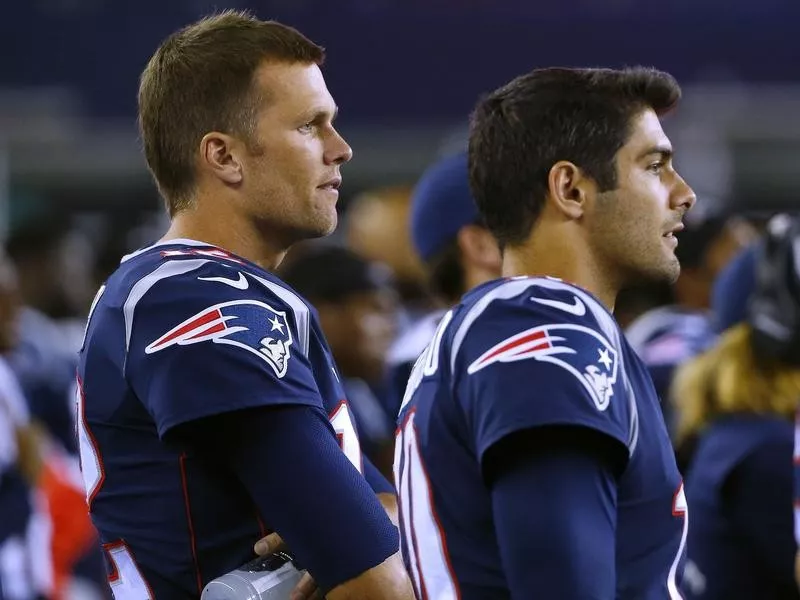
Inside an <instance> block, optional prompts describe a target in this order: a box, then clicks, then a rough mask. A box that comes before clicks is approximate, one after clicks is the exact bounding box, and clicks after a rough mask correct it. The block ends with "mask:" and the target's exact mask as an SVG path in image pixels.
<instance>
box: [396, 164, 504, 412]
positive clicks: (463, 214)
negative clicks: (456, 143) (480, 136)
mask: <svg viewBox="0 0 800 600" xmlns="http://www.w3.org/2000/svg"><path fill="white" fill-rule="evenodd" d="M409 226H410V232H411V239H412V241H413V244H414V248H415V250H416V253H417V255H418V256H419V257H420V259H421V260H422V262H423V264H424V268H425V271H426V276H427V278H428V284H429V286H430V289H431V290H432V292H433V293H434V295H435V296H436V298H437V300H439V301H440V302H441V303H442V304H443V305H444V306H448V307H449V306H452V305H454V304H457V303H458V301H459V300H460V299H461V296H462V295H464V293H466V292H467V291H468V290H470V289H472V288H473V287H475V286H476V285H479V284H481V283H484V282H486V281H489V280H491V279H496V278H497V277H499V276H500V251H499V250H498V248H497V242H496V241H495V240H494V238H493V237H492V235H491V234H490V233H489V231H488V230H487V229H486V228H485V227H483V226H482V225H481V224H480V223H479V217H478V209H477V207H476V206H475V202H474V201H473V199H472V194H471V193H470V190H469V179H468V174H467V157H466V154H464V153H459V154H456V155H453V156H449V157H446V158H444V159H442V160H440V161H439V162H437V163H434V164H433V165H432V166H431V167H430V168H429V169H428V170H427V171H426V172H425V173H424V174H423V175H422V177H421V178H420V180H419V182H418V183H417V186H416V187H415V188H414V193H413V196H412V200H411V218H410V221H409ZM444 312H445V310H444V309H440V310H436V311H433V312H431V313H429V315H428V316H427V317H425V318H423V319H420V320H419V321H417V323H416V324H414V325H413V326H412V327H410V328H408V329H407V330H406V331H405V332H403V334H402V335H401V336H400V337H399V338H398V339H397V341H396V342H395V343H394V344H393V345H392V349H391V350H390V352H389V356H388V360H387V369H388V376H387V385H386V390H385V393H384V406H385V408H386V411H387V412H388V414H389V415H390V416H391V418H392V419H394V418H396V416H397V413H398V411H399V410H400V403H401V401H402V399H403V394H404V392H405V389H406V383H407V382H408V377H409V375H410V374H411V369H412V367H413V366H414V362H415V361H416V360H417V357H419V355H420V354H421V353H422V351H423V350H424V349H425V346H427V345H428V342H430V340H431V338H432V337H433V333H434V331H435V330H436V327H437V325H438V323H439V320H440V319H441V318H442V315H443V314H444Z"/></svg>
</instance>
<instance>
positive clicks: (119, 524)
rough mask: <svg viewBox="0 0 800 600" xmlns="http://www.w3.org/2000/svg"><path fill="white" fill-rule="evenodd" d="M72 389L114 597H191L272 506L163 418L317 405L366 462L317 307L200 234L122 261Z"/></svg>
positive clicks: (222, 569) (344, 443)
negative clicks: (193, 449) (261, 505)
mask: <svg viewBox="0 0 800 600" xmlns="http://www.w3.org/2000/svg"><path fill="white" fill-rule="evenodd" d="M77 396H78V397H77V407H78V413H77V422H78V434H79V446H80V456H81V465H82V472H83V478H84V483H85V486H86V494H87V495H86V497H87V502H88V505H89V510H90V513H91V516H92V520H93V522H94V525H95V526H96V528H97V530H98V532H99V534H100V537H101V541H102V543H103V548H104V550H105V555H106V559H107V560H106V562H107V566H108V573H109V577H108V578H109V582H110V584H111V588H112V591H113V592H114V596H115V598H116V600H144V599H153V598H158V599H159V600H162V599H164V600H166V599H170V600H179V599H188V598H199V596H200V592H201V590H202V589H203V587H204V586H205V585H206V584H207V583H208V582H209V581H211V580H213V579H214V578H215V577H218V576H220V575H222V574H224V573H226V572H229V571H231V570H233V569H234V568H236V567H238V566H239V565H241V564H243V563H245V562H247V561H248V560H250V559H252V557H253V550H252V548H253V544H254V543H255V542H256V541H257V540H258V539H260V538H261V537H262V536H263V535H265V534H266V533H267V532H268V529H267V528H266V527H265V523H266V524H268V523H269V515H261V514H259V511H258V510H257V508H256V507H255V506H254V504H253V502H252V500H251V499H250V497H249V495H248V494H247V493H246V491H245V489H244V488H243V487H242V485H241V484H240V483H239V482H238V480H236V479H235V477H234V476H233V475H232V474H230V473H229V472H227V471H226V470H224V469H219V468H214V466H213V465H210V464H208V463H207V462H205V461H204V460H203V459H201V458H200V457H197V456H193V455H192V454H191V453H187V452H186V451H181V450H179V449H177V448H176V447H174V446H172V445H170V443H169V438H168V437H167V438H166V440H165V439H164V436H165V434H166V433H167V432H169V430H171V429H172V428H173V427H176V426H178V425H181V424H184V423H187V422H191V421H194V420H197V419H201V418H204V417H210V416H213V415H219V414H222V413H226V412H230V411H236V410H240V409H247V408H254V407H261V406H271V405H286V404H297V405H306V406H312V407H318V408H320V409H322V410H324V411H325V412H326V413H327V414H328V415H329V417H330V433H331V435H332V436H334V435H335V436H337V438H338V440H339V443H340V445H341V447H342V449H343V451H344V452H345V454H346V455H347V457H348V458H349V459H350V460H351V461H352V462H353V464H355V465H356V467H357V468H358V469H359V470H361V467H362V463H361V450H360V446H359V441H358V437H357V434H356V432H355V429H354V427H353V421H352V418H351V415H350V412H349V409H348V406H347V403H346V402H345V400H344V398H345V396H344V391H343V389H342V386H341V384H340V382H339V379H338V377H337V374H336V371H335V366H334V362H333V358H332V355H331V353H330V350H329V348H328V346H327V343H326V341H325V339H324V337H323V335H322V332H321V330H320V327H319V325H318V323H317V320H316V316H315V314H314V313H313V311H311V310H310V308H309V306H308V305H307V304H306V302H305V301H304V300H303V299H301V298H300V297H299V296H298V295H297V294H296V293H295V292H294V291H293V290H291V289H290V288H289V287H287V286H286V285H285V284H284V283H283V282H281V281H280V280H279V279H278V278H276V277H275V276H274V275H272V274H270V273H268V272H266V271H265V270H263V269H261V268H260V267H258V266H257V265H255V264H253V263H250V262H249V261H246V260H244V259H242V258H239V257H236V256H233V255H231V254H229V253H227V252H225V251H223V250H221V249H218V248H214V247H211V246H209V245H207V244H203V243H200V242H195V241H191V240H172V241H169V242H167V243H162V244H157V245H155V246H151V247H149V248H145V249H143V250H140V251H139V252H137V253H134V254H133V255H129V256H127V257H125V258H124V259H123V261H122V263H121V265H120V267H119V268H118V269H117V271H116V272H115V273H114V274H112V275H111V277H110V278H109V279H108V281H107V282H106V284H105V285H104V286H103V287H102V288H101V289H100V291H99V292H98V294H97V296H96V297H95V300H94V302H93V304H92V308H91V311H90V315H89V320H88V324H87V328H86V333H85V340H84V343H83V347H82V349H81V351H80V363H79V368H78V385H77ZM253 460H258V457H253Z"/></svg>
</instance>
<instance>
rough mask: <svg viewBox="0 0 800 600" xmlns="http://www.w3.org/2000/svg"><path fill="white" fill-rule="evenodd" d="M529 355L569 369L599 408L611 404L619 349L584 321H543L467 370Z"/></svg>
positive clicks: (482, 357) (601, 409) (526, 357)
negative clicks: (564, 322)
mask: <svg viewBox="0 0 800 600" xmlns="http://www.w3.org/2000/svg"><path fill="white" fill-rule="evenodd" d="M576 348H580V349H581V351H580V352H578V351H577V350H576ZM590 349H591V350H590ZM529 358H532V359H534V360H539V361H542V362H549V363H553V364H555V365H558V366H559V367H561V368H563V369H566V370H567V371H569V372H570V373H571V374H572V375H574V376H575V378H576V379H577V380H578V381H580V382H581V384H582V385H583V387H584V388H586V391H587V392H589V395H590V396H591V397H592V400H593V401H594V404H595V406H596V407H597V410H600V411H604V410H606V408H608V405H609V403H610V402H611V396H613V395H614V384H615V383H616V382H617V368H618V361H617V351H616V350H615V349H614V347H613V346H612V345H611V344H610V343H609V342H608V340H606V339H605V338H604V337H603V336H602V335H600V334H599V333H598V332H597V331H595V330H594V329H591V328H589V327H584V326H582V325H572V324H563V325H541V326H539V327H534V328H532V329H527V330H525V331H523V332H522V333H518V334H516V335H514V336H511V337H509V338H507V339H505V340H503V341H502V342H500V343H498V344H495V345H494V346H492V347H491V348H489V350H487V351H486V352H484V353H483V354H482V355H481V356H480V357H478V358H477V359H476V360H475V361H474V362H473V363H472V364H471V365H470V366H469V368H468V369H467V373H469V374H470V375H472V374H474V373H477V372H478V371H480V370H481V369H483V368H485V367H488V366H489V365H491V364H494V363H498V362H503V363H507V362H515V361H518V360H527V359H529Z"/></svg>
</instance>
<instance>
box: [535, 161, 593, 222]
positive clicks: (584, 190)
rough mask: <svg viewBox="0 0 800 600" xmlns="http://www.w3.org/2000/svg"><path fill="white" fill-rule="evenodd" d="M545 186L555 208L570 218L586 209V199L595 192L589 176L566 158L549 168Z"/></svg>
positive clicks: (576, 217) (577, 215)
mask: <svg viewBox="0 0 800 600" xmlns="http://www.w3.org/2000/svg"><path fill="white" fill-rule="evenodd" d="M547 186H548V192H549V195H550V198H551V200H552V201H553V204H554V206H555V207H556V209H557V210H558V211H559V212H561V213H562V214H563V215H564V216H566V217H568V218H570V219H579V218H581V217H582V216H583V213H584V212H585V210H586V201H587V199H588V198H589V197H590V196H591V195H592V194H593V193H595V192H596V187H597V186H596V184H595V182H594V180H593V179H592V178H591V177H587V176H586V175H585V174H584V172H583V171H582V170H581V169H580V168H579V167H578V166H576V165H575V164H574V163H571V162H569V161H566V160H560V161H558V162H557V163H556V164H554V165H553V166H552V167H551V168H550V172H549V173H548V175H547Z"/></svg>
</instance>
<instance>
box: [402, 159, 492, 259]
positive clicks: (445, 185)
mask: <svg viewBox="0 0 800 600" xmlns="http://www.w3.org/2000/svg"><path fill="white" fill-rule="evenodd" d="M478 216H479V215H478V208H477V207H476V206H475V201H474V200H473V199H472V193H471V192H470V190H469V175H468V170H467V155H466V153H463V152H462V153H460V154H456V155H454V156H449V157H447V158H445V159H443V160H440V161H439V162H437V163H435V164H434V165H432V166H431V167H430V168H428V170H427V171H425V173H423V174H422V177H421V178H420V180H419V182H418V183H417V185H416V187H415V188H414V193H413V195H412V197H411V241H412V242H413V243H414V248H415V249H416V251H417V253H418V254H419V256H420V258H422V260H423V261H428V260H430V259H431V258H433V257H434V256H435V255H436V254H437V253H439V252H441V251H442V250H444V248H445V247H446V246H447V244H448V243H450V242H451V241H452V240H454V239H456V236H457V235H458V232H459V230H460V229H461V228H462V227H464V226H465V225H470V224H472V223H475V222H476V221H477V220H478Z"/></svg>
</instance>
